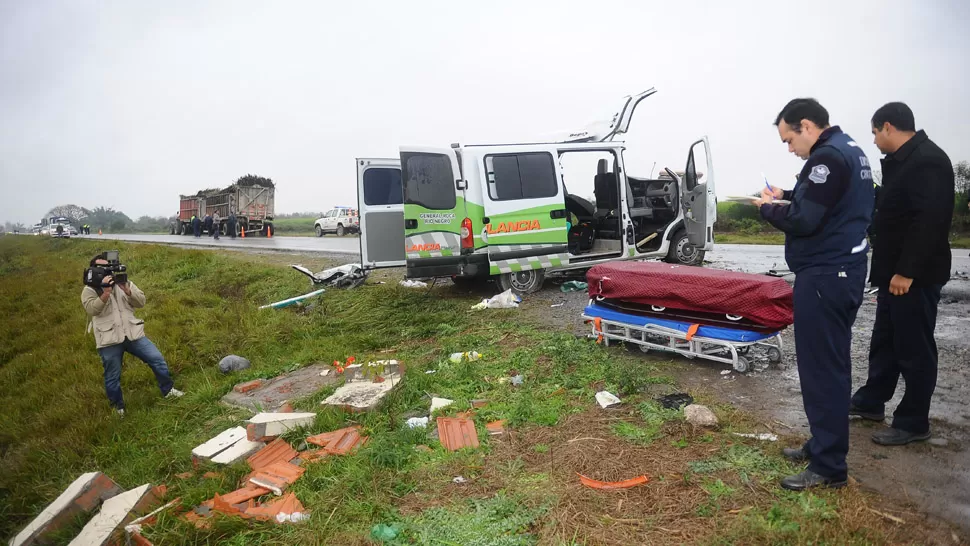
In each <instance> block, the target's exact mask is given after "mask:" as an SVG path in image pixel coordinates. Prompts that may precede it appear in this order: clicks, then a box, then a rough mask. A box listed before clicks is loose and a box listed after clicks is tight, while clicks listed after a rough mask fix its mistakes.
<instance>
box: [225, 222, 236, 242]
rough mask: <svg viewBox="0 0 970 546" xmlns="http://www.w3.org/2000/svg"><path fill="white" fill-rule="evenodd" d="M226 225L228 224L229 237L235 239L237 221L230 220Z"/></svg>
mask: <svg viewBox="0 0 970 546" xmlns="http://www.w3.org/2000/svg"><path fill="white" fill-rule="evenodd" d="M226 225H227V226H228V231H229V238H230V239H235V238H236V223H235V222H229V223H228V224H226Z"/></svg>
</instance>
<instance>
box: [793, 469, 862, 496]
mask: <svg viewBox="0 0 970 546" xmlns="http://www.w3.org/2000/svg"><path fill="white" fill-rule="evenodd" d="M846 483H847V480H833V479H831V478H826V477H825V476H822V475H821V474H816V473H814V472H812V471H811V470H806V471H805V472H802V473H801V474H795V475H794V476H788V477H787V478H785V479H783V480H781V486H782V487H783V488H785V489H787V490H789V491H804V490H806V489H811V488H813V487H830V488H832V489H838V488H839V487H844V486H845V484H846Z"/></svg>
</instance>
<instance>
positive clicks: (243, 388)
mask: <svg viewBox="0 0 970 546" xmlns="http://www.w3.org/2000/svg"><path fill="white" fill-rule="evenodd" d="M262 386H263V380H262V379H253V380H252V381H246V382H245V383H240V384H238V385H236V386H235V387H233V388H232V390H233V392H238V393H239V394H245V393H247V392H249V391H254V390H256V389H258V388H260V387H262Z"/></svg>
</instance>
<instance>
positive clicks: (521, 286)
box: [496, 269, 546, 294]
mask: <svg viewBox="0 0 970 546" xmlns="http://www.w3.org/2000/svg"><path fill="white" fill-rule="evenodd" d="M545 279H546V272H545V270H542V269H529V270H528V271H515V272H512V273H502V274H501V275H499V276H498V277H497V278H496V282H497V283H498V287H499V290H501V291H502V292H505V291H506V290H508V289H510V288H511V289H512V291H513V292H515V293H516V294H533V293H535V292H538V291H539V290H541V289H542V282H543V281H544V280H545Z"/></svg>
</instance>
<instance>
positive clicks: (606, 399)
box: [596, 391, 621, 409]
mask: <svg viewBox="0 0 970 546" xmlns="http://www.w3.org/2000/svg"><path fill="white" fill-rule="evenodd" d="M596 402H597V403H598V404H599V405H600V407H602V408H603V409H606V408H609V407H612V406H616V405H618V404H620V403H621V402H620V399H619V398H617V397H616V396H615V395H613V394H611V393H609V392H607V391H600V392H598V393H596Z"/></svg>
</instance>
